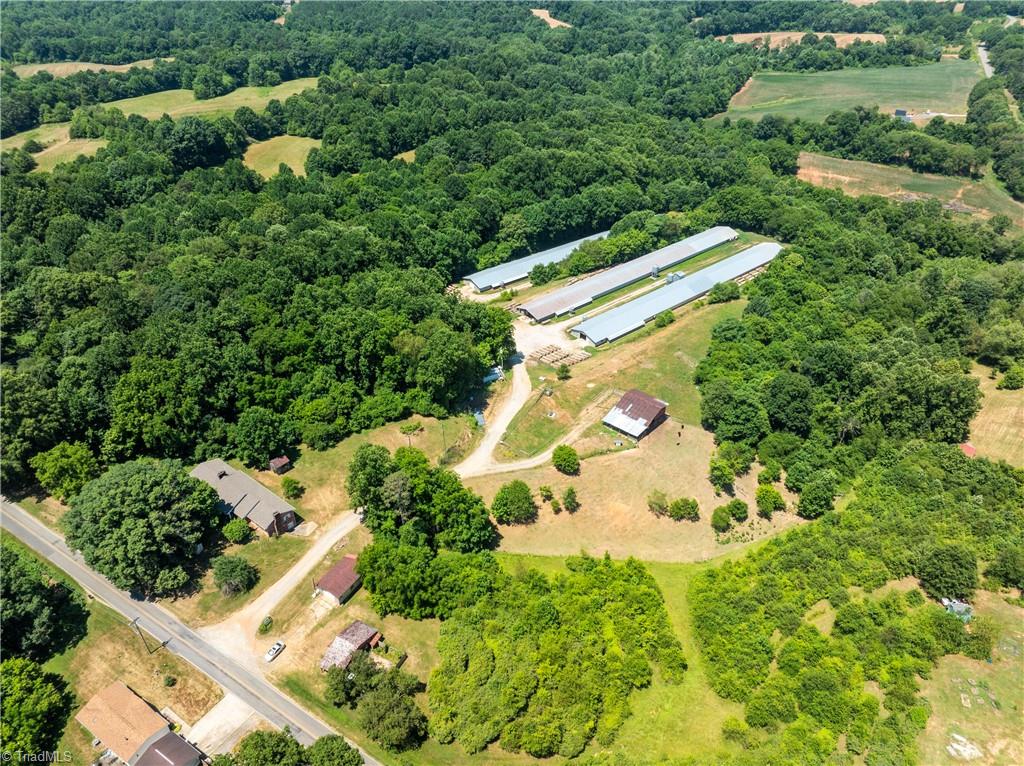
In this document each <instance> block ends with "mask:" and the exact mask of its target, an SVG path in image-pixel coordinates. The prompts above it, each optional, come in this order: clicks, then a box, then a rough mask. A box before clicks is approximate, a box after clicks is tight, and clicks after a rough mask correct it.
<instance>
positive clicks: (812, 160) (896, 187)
mask: <svg viewBox="0 0 1024 766" xmlns="http://www.w3.org/2000/svg"><path fill="white" fill-rule="evenodd" d="M797 178H800V179H801V180H804V181H807V182H808V183H812V184H814V185H815V186H824V187H827V188H830V189H839V190H841V191H843V192H845V193H846V194H849V195H850V196H854V197H856V196H860V195H862V194H878V195H880V196H883V197H892V198H894V199H903V200H906V199H915V198H923V197H935V198H936V199H938V200H940V201H942V202H943V203H953V204H955V205H957V206H960V205H966V206H967V207H968V208H970V209H971V211H970V212H973V213H974V214H977V215H980V216H982V217H986V218H988V217H991V216H993V215H1000V214H1001V215H1006V216H1009V218H1010V220H1011V221H1013V222H1014V225H1016V226H1018V227H1024V205H1022V204H1021V203H1019V202H1017V201H1015V200H1014V199H1013V198H1012V197H1011V196H1010V195H1009V194H1008V193H1007V192H1006V190H1005V189H1004V188H1003V187H1002V186H1001V185H1000V184H999V182H998V181H997V180H996V178H995V177H994V176H993V175H992V173H987V174H986V175H985V176H984V178H982V179H981V180H980V181H972V180H971V179H969V178H959V177H954V176H940V175H935V174H932V173H915V172H914V171H912V170H908V169H907V168H901V167H895V166H891V165H879V164H876V163H872V162H861V161H859V160H843V159H839V158H837V157H829V156H826V155H824V154H813V153H811V152H800V169H799V171H798V172H797ZM955 209H956V208H955Z"/></svg>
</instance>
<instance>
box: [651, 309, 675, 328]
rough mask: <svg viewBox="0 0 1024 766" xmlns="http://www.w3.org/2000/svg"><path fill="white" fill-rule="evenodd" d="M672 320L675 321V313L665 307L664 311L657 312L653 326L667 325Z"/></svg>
mask: <svg viewBox="0 0 1024 766" xmlns="http://www.w3.org/2000/svg"><path fill="white" fill-rule="evenodd" d="M674 321H676V315H675V314H673V313H672V312H671V311H669V310H668V309H666V310H665V311H662V312H661V313H660V314H658V316H656V317H655V318H654V326H655V327H668V326H669V325H670V324H672V323H673V322H674Z"/></svg>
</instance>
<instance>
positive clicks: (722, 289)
mask: <svg viewBox="0 0 1024 766" xmlns="http://www.w3.org/2000/svg"><path fill="white" fill-rule="evenodd" d="M739 297H740V286H739V285H738V284H736V283H735V282H719V283H718V284H717V285H715V286H714V287H712V288H711V290H710V291H709V292H708V303H727V302H729V301H734V300H736V299H737V298H739Z"/></svg>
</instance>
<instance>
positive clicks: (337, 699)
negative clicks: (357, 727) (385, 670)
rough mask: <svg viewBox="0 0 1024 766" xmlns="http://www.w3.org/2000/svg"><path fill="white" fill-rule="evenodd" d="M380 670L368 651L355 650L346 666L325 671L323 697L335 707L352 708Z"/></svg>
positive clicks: (368, 689) (375, 678) (370, 686)
mask: <svg viewBox="0 0 1024 766" xmlns="http://www.w3.org/2000/svg"><path fill="white" fill-rule="evenodd" d="M381 672H382V671H381V670H380V668H379V667H377V664H376V663H375V662H374V661H373V659H372V658H371V657H370V654H369V652H356V653H355V656H353V657H352V661H351V662H350V663H349V665H348V667H347V668H341V667H334V668H331V669H330V670H328V671H327V688H326V690H325V691H324V699H326V700H327V701H328V702H329V703H331V704H332V705H334V706H335V707H350V708H354V707H355V706H356V705H357V704H358V703H359V698H360V697H362V696H363V695H364V694H366V692H368V691H370V689H372V688H373V685H374V683H375V682H376V680H377V678H378V677H379V676H380V674H381Z"/></svg>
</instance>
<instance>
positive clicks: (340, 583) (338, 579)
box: [315, 554, 363, 604]
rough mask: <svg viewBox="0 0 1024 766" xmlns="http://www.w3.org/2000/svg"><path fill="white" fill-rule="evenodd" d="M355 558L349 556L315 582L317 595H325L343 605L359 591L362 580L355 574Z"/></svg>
mask: <svg viewBox="0 0 1024 766" xmlns="http://www.w3.org/2000/svg"><path fill="white" fill-rule="evenodd" d="M357 561H358V559H357V557H356V556H353V555H352V554H349V555H347V556H345V557H344V558H342V560H341V561H339V562H338V563H337V564H335V565H334V566H333V567H331V568H330V569H328V570H327V572H326V573H325V574H324V576H323V577H321V578H320V579H319V580H317V581H316V583H315V587H316V590H317V593H327V594H328V595H330V596H332V597H333V598H334V599H335V600H337V602H338V603H339V604H344V603H345V602H346V601H348V599H349V598H350V597H351V596H352V594H353V593H355V592H356V591H357V590H359V586H360V585H361V584H362V582H363V579H362V578H361V577H360V576H359V573H358V572H356V562H357Z"/></svg>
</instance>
